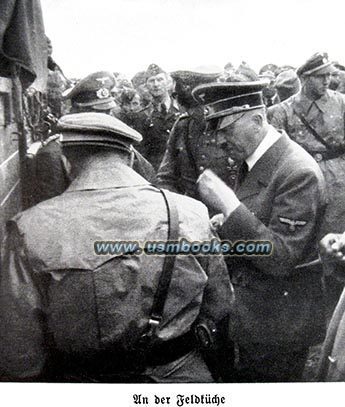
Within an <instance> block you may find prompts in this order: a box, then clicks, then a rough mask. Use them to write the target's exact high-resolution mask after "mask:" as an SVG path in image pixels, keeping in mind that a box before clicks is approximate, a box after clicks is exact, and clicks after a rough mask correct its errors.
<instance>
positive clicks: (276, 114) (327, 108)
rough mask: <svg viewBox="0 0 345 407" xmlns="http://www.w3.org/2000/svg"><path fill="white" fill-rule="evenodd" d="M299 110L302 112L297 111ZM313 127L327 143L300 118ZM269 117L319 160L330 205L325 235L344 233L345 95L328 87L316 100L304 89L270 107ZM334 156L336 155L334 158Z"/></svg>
mask: <svg viewBox="0 0 345 407" xmlns="http://www.w3.org/2000/svg"><path fill="white" fill-rule="evenodd" d="M296 112H297V113H298V115H297V114H296ZM298 116H302V117H304V118H305V121H306V122H307V123H309V125H311V126H312V128H313V129H314V130H315V131H316V132H317V133H318V135H319V137H321V138H322V139H323V140H325V142H326V145H324V144H323V143H322V142H320V141H319V140H318V139H317V138H316V137H315V136H314V135H313V134H312V131H311V130H310V129H309V128H308V127H307V126H306V125H305V124H304V123H303V122H302V120H301V119H300V117H298ZM267 117H268V120H269V121H270V123H271V124H272V125H273V126H274V127H275V128H276V129H283V130H285V131H286V133H287V134H288V135H289V136H290V137H291V138H292V140H294V141H296V142H297V143H298V144H299V145H301V146H302V147H303V148H304V149H306V150H307V151H308V152H309V153H310V154H311V155H312V156H313V157H314V158H315V160H316V161H317V162H318V163H319V165H320V167H321V170H322V172H323V174H324V176H325V179H326V185H327V189H328V195H329V205H328V207H327V211H326V214H325V219H324V222H323V225H322V234H326V233H330V232H333V233H337V232H338V233H342V232H343V231H344V228H345V206H344V205H343V202H344V200H345V154H344V153H343V152H344V151H345V150H344V146H345V98H344V95H342V94H341V93H339V92H335V91H332V90H328V91H327V93H326V94H325V95H324V96H322V97H321V98H319V99H318V100H316V101H312V100H310V99H308V98H307V97H306V95H305V94H304V92H303V90H302V91H301V92H299V93H298V94H296V95H293V96H291V97H290V98H289V99H287V100H285V101H284V102H282V103H280V104H278V105H275V106H272V107H270V108H269V109H268V114H267ZM332 155H334V158H332Z"/></svg>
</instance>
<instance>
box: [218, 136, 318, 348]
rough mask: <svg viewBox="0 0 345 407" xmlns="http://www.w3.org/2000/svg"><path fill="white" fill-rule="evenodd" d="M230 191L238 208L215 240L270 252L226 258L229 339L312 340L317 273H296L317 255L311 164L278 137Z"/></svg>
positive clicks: (315, 328) (299, 150)
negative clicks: (265, 246)
mask: <svg viewBox="0 0 345 407" xmlns="http://www.w3.org/2000/svg"><path fill="white" fill-rule="evenodd" d="M271 131H274V129H271ZM236 194H237V196H238V198H239V200H240V201H241V204H240V206H239V207H238V208H237V209H236V210H235V211H234V212H233V213H231V215H230V216H229V218H228V219H227V220H226V222H225V223H224V225H223V227H222V228H221V230H220V235H221V237H222V238H223V239H229V240H231V241H232V242H236V241H239V240H241V241H258V240H259V241H261V240H264V241H270V242H272V245H273V252H272V254H271V255H270V256H232V257H231V256H230V257H228V259H227V263H228V268H229V271H230V274H231V275H232V282H233V285H234V289H235V297H236V300H235V307H234V309H233V317H234V318H233V320H232V321H233V322H234V323H233V324H232V326H231V335H233V336H234V337H235V338H236V340H237V341H238V342H240V343H246V342H251V343H263V344H272V345H283V346H286V345H289V346H290V345H292V344H298V345H301V344H303V345H309V344H311V343H317V342H319V341H320V340H321V339H322V334H323V333H324V332H323V325H324V316H323V293H322V287H321V271H319V270H312V269H306V268H301V269H296V266H297V265H298V264H300V263H305V262H308V261H310V260H311V259H312V258H315V257H316V256H317V241H318V240H317V232H318V228H319V223H320V220H321V217H322V214H323V209H324V204H325V196H324V179H323V176H322V173H321V171H320V169H319V167H318V165H317V163H316V162H315V161H314V160H313V159H312V157H310V155H309V154H308V153H306V152H305V151H304V150H303V149H302V148H301V147H300V146H298V145H297V144H296V143H294V142H293V141H291V140H290V139H289V138H288V137H287V135H286V134H283V135H281V137H280V138H279V139H278V140H277V142H276V143H275V144H273V146H271V147H270V148H269V149H268V150H267V151H266V153H265V154H264V155H263V156H262V157H261V158H260V159H259V160H258V161H257V162H256V164H255V165H254V167H253V168H252V169H251V171H250V172H249V173H248V175H247V177H246V178H245V179H244V181H243V183H242V184H241V186H239V187H238V189H237V192H236Z"/></svg>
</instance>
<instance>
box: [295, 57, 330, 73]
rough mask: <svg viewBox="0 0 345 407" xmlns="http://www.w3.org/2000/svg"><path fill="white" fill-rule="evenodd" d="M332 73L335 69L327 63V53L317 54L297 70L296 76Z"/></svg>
mask: <svg viewBox="0 0 345 407" xmlns="http://www.w3.org/2000/svg"><path fill="white" fill-rule="evenodd" d="M334 71H335V68H334V66H333V65H332V62H330V61H329V59H328V54H327V52H317V53H316V54H314V55H312V56H311V57H310V58H309V59H308V60H307V61H306V62H305V63H304V64H303V65H302V66H300V67H299V68H298V69H297V75H299V76H301V75H312V74H317V75H323V74H327V73H332V72H334Z"/></svg>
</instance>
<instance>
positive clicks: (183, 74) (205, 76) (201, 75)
mask: <svg viewBox="0 0 345 407" xmlns="http://www.w3.org/2000/svg"><path fill="white" fill-rule="evenodd" d="M221 73H222V71H221V70H217V71H214V70H213V69H208V67H200V68H195V69H193V70H188V71H187V70H186V71H174V72H171V73H170V76H171V77H172V78H173V79H174V80H175V81H176V82H177V81H179V82H181V83H183V84H185V85H189V86H190V87H191V88H194V87H196V86H198V85H200V84H202V83H210V82H216V81H217V79H218V77H219V76H220V75H221Z"/></svg>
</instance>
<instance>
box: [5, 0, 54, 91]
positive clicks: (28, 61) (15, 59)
mask: <svg viewBox="0 0 345 407" xmlns="http://www.w3.org/2000/svg"><path fill="white" fill-rule="evenodd" d="M0 11H1V14H0V54H2V55H0V75H3V76H11V72H13V70H12V69H11V67H12V66H13V63H15V64H16V66H17V67H19V68H20V70H19V78H20V81H21V83H22V86H23V88H24V89H25V88H27V87H28V86H30V85H31V84H32V83H33V82H34V81H35V88H36V90H38V91H41V92H42V91H44V90H45V87H46V82H47V40H46V36H45V32H44V25H43V17H42V10H41V4H40V0H1V5H0Z"/></svg>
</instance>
